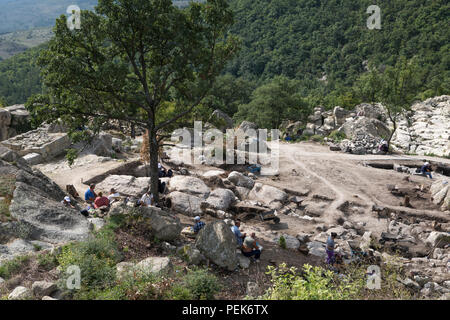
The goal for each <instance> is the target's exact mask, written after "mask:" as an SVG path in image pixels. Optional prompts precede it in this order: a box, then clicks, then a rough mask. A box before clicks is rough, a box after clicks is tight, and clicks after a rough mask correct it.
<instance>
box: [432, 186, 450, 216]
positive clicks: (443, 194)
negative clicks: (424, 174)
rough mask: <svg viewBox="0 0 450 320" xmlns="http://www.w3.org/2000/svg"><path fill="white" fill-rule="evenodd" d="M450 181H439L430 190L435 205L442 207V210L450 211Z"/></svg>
mask: <svg viewBox="0 0 450 320" xmlns="http://www.w3.org/2000/svg"><path fill="white" fill-rule="evenodd" d="M449 190H450V180H447V179H443V180H437V181H436V182H434V183H433V185H432V186H431V188H430V192H431V198H432V200H433V202H434V204H437V205H441V210H442V211H445V210H450V191H449Z"/></svg>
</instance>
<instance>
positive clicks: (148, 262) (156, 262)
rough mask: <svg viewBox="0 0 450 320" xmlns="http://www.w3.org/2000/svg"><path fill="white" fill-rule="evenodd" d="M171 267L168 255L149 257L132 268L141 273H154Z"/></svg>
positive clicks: (162, 271)
mask: <svg viewBox="0 0 450 320" xmlns="http://www.w3.org/2000/svg"><path fill="white" fill-rule="evenodd" d="M171 267H172V263H171V262H170V259H169V258H168V257H149V258H146V259H144V260H142V261H141V262H139V263H138V264H136V266H135V267H134V270H135V271H136V272H137V273H140V274H141V275H144V276H147V275H154V274H161V273H164V272H168V271H169V270H170V268H171Z"/></svg>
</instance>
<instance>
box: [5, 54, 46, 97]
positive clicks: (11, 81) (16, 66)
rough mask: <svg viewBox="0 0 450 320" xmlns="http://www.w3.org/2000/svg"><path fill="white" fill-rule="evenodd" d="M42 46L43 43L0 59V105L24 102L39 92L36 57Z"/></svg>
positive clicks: (39, 82)
mask: <svg viewBox="0 0 450 320" xmlns="http://www.w3.org/2000/svg"><path fill="white" fill-rule="evenodd" d="M43 48H45V45H42V46H39V47H36V48H33V49H30V50H28V51H26V52H24V53H20V54H17V55H15V56H14V57H12V58H9V59H7V60H3V61H0V97H2V100H3V101H2V102H1V103H0V106H1V105H3V106H8V105H12V104H20V103H25V102H26V101H27V99H28V98H29V97H30V96H32V95H33V94H36V93H40V92H41V90H42V87H41V78H40V76H39V67H38V66H37V64H36V59H37V57H38V56H39V53H40V52H41V50H42V49H43Z"/></svg>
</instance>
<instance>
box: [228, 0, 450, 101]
mask: <svg viewBox="0 0 450 320" xmlns="http://www.w3.org/2000/svg"><path fill="white" fill-rule="evenodd" d="M372 4H377V5H378V6H380V8H381V18H382V21H381V24H382V27H381V29H380V30H369V29H368V28H367V26H366V21H367V18H368V17H369V16H370V15H369V14H367V13H366V10H367V8H368V7H369V5H372ZM231 8H233V10H234V12H235V21H236V22H235V24H234V25H233V27H232V32H233V33H234V34H236V35H238V36H240V37H241V38H242V39H243V47H242V50H241V51H240V53H239V54H238V55H237V56H236V57H235V58H234V59H233V60H232V61H231V62H230V63H229V64H228V66H227V69H226V70H227V72H229V73H231V74H233V75H235V76H236V77H245V78H249V79H253V80H255V81H266V80H268V79H272V78H274V77H275V76H278V75H284V76H287V77H289V78H291V79H298V80H300V81H301V83H302V88H303V89H302V90H303V92H301V93H302V95H303V96H309V97H310V98H311V99H313V100H319V101H320V102H319V103H320V104H322V105H325V106H327V107H332V106H336V105H341V106H343V107H351V106H352V105H354V104H356V103H359V102H362V101H358V100H359V98H358V97H357V96H356V95H355V94H354V92H353V90H352V86H353V84H354V83H355V81H356V80H357V79H358V78H359V77H360V76H361V75H362V74H364V73H365V71H366V66H367V64H373V65H374V66H377V67H378V66H381V65H384V66H394V65H395V63H396V61H398V60H399V58H400V57H404V58H405V59H406V60H410V59H411V58H413V57H414V56H417V57H418V60H419V64H420V69H421V70H422V71H423V72H424V74H425V77H426V78H427V79H428V81H427V82H426V83H424V84H423V86H422V87H421V88H419V89H418V91H417V93H422V98H425V97H430V96H436V95H442V94H448V92H449V89H450V88H449V84H450V81H449V80H450V68H449V62H450V60H449V55H448V50H449V44H448V26H447V24H448V23H447V22H448V20H449V12H450V10H449V9H450V4H449V3H448V1H445V0H436V1H427V0H396V1H383V2H381V3H374V2H373V1H371V0H360V1H352V0H344V1H342V0H279V1H269V0H232V1H231ZM324 75H325V76H326V78H325V77H323V76H324ZM366 89H367V90H370V88H366ZM366 102H369V101H366ZM316 105H317V104H316Z"/></svg>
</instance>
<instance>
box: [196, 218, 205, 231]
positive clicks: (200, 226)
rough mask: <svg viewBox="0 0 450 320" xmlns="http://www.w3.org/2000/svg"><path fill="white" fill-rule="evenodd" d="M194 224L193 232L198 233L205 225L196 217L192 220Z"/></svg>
mask: <svg viewBox="0 0 450 320" xmlns="http://www.w3.org/2000/svg"><path fill="white" fill-rule="evenodd" d="M194 221H195V224H194V232H195V233H198V232H199V231H200V230H201V229H202V228H203V227H204V226H205V223H204V222H203V221H200V217H199V216H196V217H195V218H194Z"/></svg>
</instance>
